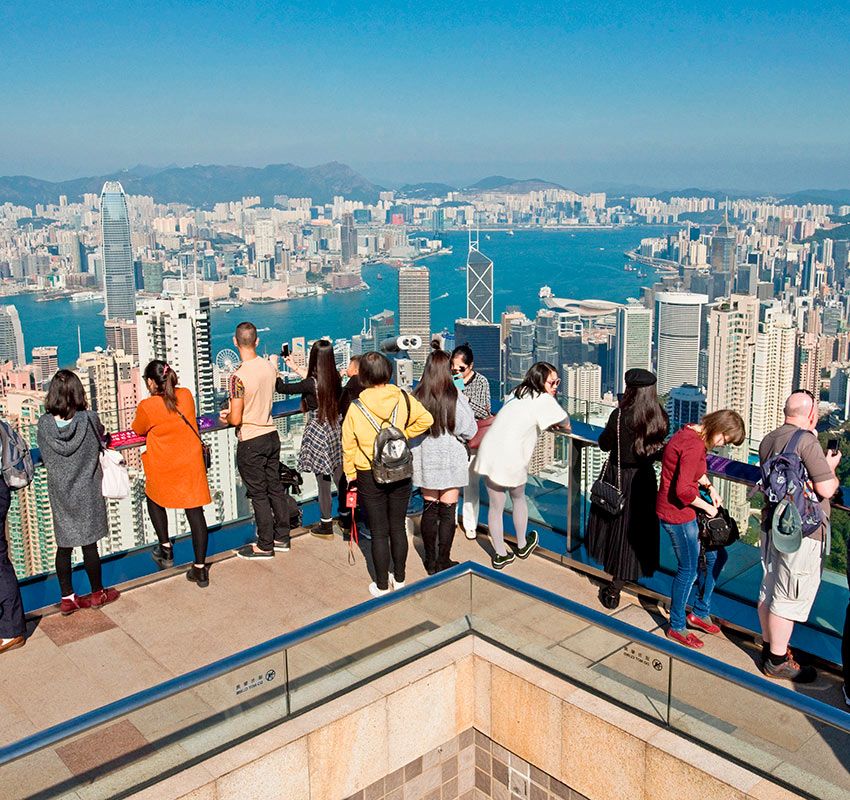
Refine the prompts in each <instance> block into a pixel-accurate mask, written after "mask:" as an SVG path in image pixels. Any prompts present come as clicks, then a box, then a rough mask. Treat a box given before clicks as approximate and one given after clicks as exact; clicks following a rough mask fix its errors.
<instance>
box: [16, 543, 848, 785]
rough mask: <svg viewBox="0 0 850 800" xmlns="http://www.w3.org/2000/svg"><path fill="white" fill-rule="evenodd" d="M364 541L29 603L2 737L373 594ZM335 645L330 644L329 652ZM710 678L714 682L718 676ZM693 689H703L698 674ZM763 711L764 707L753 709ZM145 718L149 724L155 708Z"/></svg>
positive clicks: (537, 563) (137, 735)
mask: <svg viewBox="0 0 850 800" xmlns="http://www.w3.org/2000/svg"><path fill="white" fill-rule="evenodd" d="M361 544H362V549H363V551H364V552H363V553H357V554H356V563H355V564H354V565H349V563H348V547H347V544H345V543H344V542H343V541H342V539H341V538H340V537H337V538H336V539H335V540H333V541H327V540H320V539H317V538H315V537H312V536H310V535H309V534H306V533H304V534H301V535H297V536H294V537H293V545H292V550H291V551H290V552H289V553H279V554H277V556H276V557H275V558H274V560H270V561H263V562H255V561H254V562H252V561H245V560H241V559H238V558H235V557H232V554H230V553H222V554H220V555H219V556H217V557H216V558H215V560H214V562H213V563H212V565H211V568H210V586H209V588H207V589H205V590H202V589H199V588H197V587H196V586H195V585H194V584H191V583H189V582H188V581H187V580H185V577H184V569H181V568H175V569H174V570H170V571H168V572H167V573H157V574H154V575H152V576H148V577H147V578H144V579H140V580H139V581H136V582H134V583H132V584H130V585H129V586H125V587H121V588H123V590H124V593H123V594H122V597H121V598H120V599H119V600H118V601H117V602H116V603H114V604H111V605H109V606H106V607H105V608H103V609H102V610H84V611H80V612H77V613H76V614H74V615H72V616H70V617H62V616H61V615H59V614H58V613H55V612H53V611H52V609H51V608H47V609H44V610H43V611H42V612H41V613H40V614H39V613H35V614H32V615H31V625H32V626H33V628H34V629H33V631H32V634H31V636H30V638H29V640H28V642H27V645H26V646H25V647H24V648H22V649H20V650H17V651H14V652H12V653H9V654H7V655H5V656H3V658H2V673H1V674H0V747H2V746H5V745H9V744H11V743H12V742H15V741H17V740H19V739H21V738H23V737H26V736H28V735H31V734H35V733H37V732H39V731H41V730H43V729H45V728H47V727H49V726H52V725H56V724H59V723H62V722H65V721H67V720H69V719H72V718H74V717H76V716H78V715H80V714H83V713H85V712H88V711H91V710H93V709H96V708H99V707H101V706H104V705H106V704H108V703H111V702H113V701H117V700H120V699H122V698H124V697H126V696H128V695H130V694H132V693H134V692H138V691H141V690H145V689H148V688H150V687H154V686H156V685H157V684H160V683H162V682H163V681H166V680H168V679H170V678H175V677H177V676H180V675H183V674H184V673H186V672H189V671H191V670H194V669H197V668H201V667H204V666H205V665H207V664H210V663H211V662H214V661H216V660H218V659H221V658H224V657H226V656H230V655H232V654H234V653H238V652H240V651H243V650H245V649H246V648H250V647H252V646H255V645H258V644H260V643H263V642H266V641H267V640H269V639H271V638H273V637H275V636H279V635H281V634H284V633H287V632H289V631H293V630H295V629H297V628H300V627H303V626H305V625H308V624H309V623H312V622H315V621H318V620H321V619H323V618H325V617H327V616H329V615H330V614H333V613H335V612H340V611H344V610H346V609H349V608H351V607H352V606H355V605H357V604H359V603H362V602H364V601H366V600H369V599H370V596H369V594H368V591H367V585H368V582H369V580H370V578H369V576H368V571H367V568H368V565H369V556H368V542H363V543H361ZM411 545H412V546H411V551H410V555H409V558H408V586H409V587H412V588H413V589H415V584H416V582H418V581H422V579H424V578H425V577H426V575H425V571H424V568H423V566H422V561H421V540H420V539H419V538H418V537H413V538H412V539H411ZM489 553H490V546H489V541H488V540H487V538H486V536H484V535H480V536H479V538H478V540H476V541H468V540H466V539H465V538H464V537H463V535H462V534H461V533H460V532H459V535H458V536H457V537H456V539H455V548H454V553H453V555H454V557H455V558H456V559H458V560H460V561H467V560H468V561H474V562H477V563H479V564H483V565H489ZM504 574H505V575H507V576H509V577H511V578H516V579H518V580H520V581H523V582H524V583H527V584H531V585H533V586H535V587H537V588H540V589H543V590H548V591H550V592H553V593H555V594H557V595H561V596H563V597H566V598H568V599H570V600H572V601H575V602H576V603H578V604H581V605H583V606H586V607H587V608H589V609H592V610H593V611H596V612H598V613H605V612H603V610H602V609H601V607H600V606H599V604H598V602H597V600H596V591H597V588H596V585H595V584H594V583H593V582H592V580H591V579H589V578H588V576H587V575H585V574H582V573H579V572H576V571H574V570H572V569H569V568H567V567H565V566H563V565H562V564H560V563H559V562H556V561H553V560H551V559H550V558H548V557H546V555H545V553H541V554H540V555H537V554H536V555H534V556H532V557H531V558H529V559H528V560H526V561H520V560H517V561H515V562H514V563H513V564H511V565H510V566H509V567H508V568H507V569H506V570H505V571H504ZM437 602H439V598H438V599H437ZM528 610H529V609H528V606H527V604H526V603H525V602H524V599H523V598H522V597H521V596H518V597H513V596H509V595H507V593H506V596H505V597H501V596H500V597H499V598H498V601H497V606H496V607H495V608H493V609H492V613H494V614H495V615H496V616H497V617H498V618H504V619H509V618H511V617H512V616H516V619H515V624H516V625H517V626H521V627H522V628H523V629H524V630H527V631H529V632H531V633H530V635H531V636H532V637H533V636H539V635H541V636H542V635H544V634H545V635H551V626H552V621H551V617H550V616H549V615H548V614H544V613H536V612H533V613H531V614H528V613H527V612H528ZM607 614H608V615H609V616H610V617H611V618H612V619H616V620H617V621H619V622H621V623H625V624H627V625H630V626H634V627H635V628H637V629H639V630H641V631H644V632H648V633H651V634H655V635H657V636H659V637H663V626H664V625H665V623H666V615H665V613H664V611H663V610H662V609H661V608H659V607H658V606H657V604H655V603H654V602H653V601H647V600H646V599H644V600H643V601H640V600H639V599H638V598H637V597H634V596H633V595H629V594H627V593H626V592H624V593H623V603H622V605H621V606H620V607H619V608H618V609H616V610H615V611H613V612H607ZM374 632H375V638H376V639H381V637H382V636H383V637H385V636H386V635H387V634H386V632H385V631H384V630H383V627H382V626H381V624H380V620H378V621H377V626H376V627H375V628H374ZM561 633H563V632H559V634H558V637H556V638H560V634H561ZM567 634H568V635H567V636H566V637H563V638H564V640H563V641H561V642H560V644H559V645H558V649H559V652H563V653H565V654H567V653H568V654H570V655H569V658H573V657H574V654H576V653H578V654H580V657H581V659H582V661H583V662H585V663H586V664H589V665H593V664H598V663H602V662H604V661H605V659H607V658H610V657H611V655H612V653H614V652H616V651H618V650H621V649H622V646H621V644H620V643H618V642H617V641H612V636H611V634H610V633H609V632H606V631H605V630H602V629H598V628H595V627H593V626H582V627H580V628H577V629H575V630H571V631H567ZM705 640H706V646H705V648H704V650H702V651H701V652H702V653H703V654H704V655H706V656H708V657H710V658H712V659H717V660H718V661H720V662H722V663H723V664H724V665H731V666H733V667H737V668H739V669H741V670H744V671H746V672H748V673H751V674H752V675H753V676H755V679H756V680H759V681H764V683H765V684H769V682H768V681H767V679H764V678H763V677H762V676H761V675H760V673H759V672H758V669H757V667H756V658H757V655H758V652H757V650H756V648H755V646H754V645H753V643H752V641H751V640H748V639H746V638H744V637H741V638H739V637H737V635H735V634H728V635H727V634H726V633H724V634H722V635H720V636H716V637H705ZM358 641H359V644H360V646H361V647H362V648H365V649H368V647H369V645H370V641H369V637H368V636H367V637H366V638H364V637H363V635H362V634H361V635H360V637H359V639H358ZM346 643H347V644H349V642H346ZM674 647H675V645H674ZM682 649H684V648H682ZM334 655H335V654H334V653H333V651H329V652H328V657H329V660H333V656H334ZM707 685H711V686H714V687H716V686H717V683H716V679H715V680H712V681H711V682H710V683H709V684H707ZM692 690H693V691H697V692H700V691H701V689H700V687H693V688H692ZM798 690H799V691H801V692H805V694H806V695H808V696H809V697H811V698H814V699H816V700H819V701H822V702H824V703H828V704H830V705H832V706H835V707H840V708H844V704H843V697H842V693H841V688H840V682H839V679H838V677H837V676H836V675H834V674H830V673H828V672H822V673H821V674H820V677H819V679H818V681H817V683H815V684H813V685H811V686H807V687H798ZM700 702H701V703H702V707H703V708H705V707H706V705H707V706H708V707H709V708H711V707H712V706H716V708H714V709H713V710H712V711H711V715H712V716H713V717H716V718H717V719H721V720H722V719H724V718H726V717H727V716H728V715H729V713H730V709H729V707H728V706H729V703H730V702H731V701H730V695H727V694H726V693H718V694H716V695H715V696H714V697H708V698H706V697H702V698H701V701H700ZM775 711H776V707H775V705H774V704H773V703H765V704H762V705H756V706H754V707H753V708H752V710H751V711H750V710H748V712H747V714H748V716H751V715H752V719H754V720H755V721H756V722H762V723H763V724H764V725H768V726H769V725H777V724H780V725H781V724H782V722H781V721H780V720H779V719H778V718H776V717H775V716H774V713H775ZM668 713H669V711H668ZM760 715H763V719H758V717H759V716H760ZM150 724H151V725H152V727H153V728H154V729H156V727H157V723H156V721H155V719H152V720H151V722H150ZM147 735H149V732H147V731H145V730H141V731H140V730H139V729H138V726H137V725H132V724H129V723H128V722H127V721H126V720H125V721H122V722H121V723H118V725H117V726H112V727H110V728H106V729H101V731H100V732H96V733H94V734H92V736H93V737H95V739H96V738H97V737H102V741H94V740H92V741H89V742H88V744H87V746H85V747H80V746H75V744H74V743H73V742H72V743H71V744H70V745H67V746H63V745H61V744H60V745H59V746H57V747H55V748H54V749H45V750H41V751H40V752H39V753H36V754H34V755H31V756H28V757H27V758H25V759H22V760H20V761H13V762H11V763H9V764H7V765H5V766H4V767H3V768H2V771H0V775H2V777H3V780H4V782H5V785H6V786H8V785H9V783H8V782H9V781H10V780H11V781H12V783H16V782H17V780H19V781H20V786H25V785H27V783H28V782H29V781H32V780H33V774H32V770H33V766H34V764H38V770H39V774H38V778H37V783H38V784H40V785H43V786H51V785H61V784H62V782H63V781H68V780H73V779H74V777H75V776H78V775H80V774H83V773H85V772H86V771H87V770H91V769H92V768H93V767H94V766H95V765H96V762H97V760H98V759H99V758H103V757H105V756H108V754H109V753H110V752H113V751H116V748H117V752H120V751H122V748H123V749H130V748H132V747H134V746H136V747H138V746H144V744H145V738H144V737H145V736H147ZM122 737H123V738H122ZM123 739H126V741H124V740H123ZM136 739H138V740H139V741H135V740H136ZM793 749H794V751H795V755H796V757H797V758H800V759H802V760H803V761H805V760H806V759H817V761H818V763H819V771H820V772H821V773H823V772H825V773H826V774H827V775H833V776H834V782H835V783H837V784H839V785H840V784H841V783H843V782H844V781H845V780H846V775H847V769H848V764H850V753H846V752H845V753H842V752H841V751H840V750H838V751H836V748H835V747H833V748H832V749H830V748H828V747H824V737H823V735H822V731H819V730H817V729H815V728H812V729H811V731H809V732H808V734H807V735H806V736H804V737H803V738H801V739H800V740H799V741H796V742H795V743H794V747H793ZM104 754H105V755H104ZM33 759H36V760H35V761H34V760H33ZM16 779H17V780H16ZM153 789H155V787H153ZM0 795H2V791H0ZM2 796H6V795H2ZM8 796H15V797H17V796H21V797H24V796H28V795H27V794H18V793H13V794H10V795H8ZM44 796H51V797H52V796H53V795H44ZM69 796H71V797H74V798H76V797H77V796H79V797H85V796H86V795H85V794H79V795H77V794H73V795H69ZM151 796H154V795H151Z"/></svg>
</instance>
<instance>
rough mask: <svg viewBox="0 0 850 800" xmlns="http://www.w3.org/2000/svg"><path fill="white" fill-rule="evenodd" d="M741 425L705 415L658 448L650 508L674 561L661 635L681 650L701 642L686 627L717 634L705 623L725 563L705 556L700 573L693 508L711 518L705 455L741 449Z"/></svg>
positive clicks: (714, 554)
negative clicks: (656, 477)
mask: <svg viewBox="0 0 850 800" xmlns="http://www.w3.org/2000/svg"><path fill="white" fill-rule="evenodd" d="M745 435H746V434H745V430H744V420H743V419H741V416H740V415H739V414H738V413H737V412H735V411H730V410H723V411H713V412H711V413H710V414H706V415H705V416H704V417H703V418H702V419H701V420H700V422H699V424H698V425H685V427H684V428H681V429H680V430H679V431H677V432H676V433H674V434H673V436H672V438H671V439H670V441H669V442H667V446H666V447H665V448H664V457H663V459H662V461H661V482H660V484H659V487H658V499H657V501H656V504H655V508H656V511H657V512H658V518H659V520H660V521H661V527H662V528H663V529H664V530H665V531H666V532H667V534H668V535H669V536H670V541H671V542H672V544H673V552H674V553H675V554H676V560H677V561H678V562H679V566H678V569H677V571H676V576H675V577H674V578H673V587H672V591H671V596H670V627H669V628H668V630H667V636H668V637H669V638H670V639H673V640H674V641H676V642H679V644H683V645H685V646H686V647H702V646H703V644H704V642H703V641H702V639H700V638H699V637H698V636H696V635H695V634H693V633H691V632H689V631H688V630H687V628H696V629H697V630H700V631H702V632H703V633H712V634H715V633H720V628H719V627H718V626H717V625H715V624H714V622H712V620H711V616H710V614H711V596H712V593H713V592H714V585H715V583H716V582H717V578H718V576H719V575H720V572H721V570H722V569H723V565H724V564H725V563H726V559H727V555H726V549H725V548H723V547H720V548H718V549H716V550H714V549H710V550H706V551H705V568H704V569H700V544H699V525H698V523H697V514H696V512H697V509H699V510H700V511H703V512H705V514H706V515H707V516H708V517H714V516H716V515H717V509H718V508H719V507H720V495H719V494H718V492H717V490H716V489H715V488H714V486H712V484H711V481H710V480H709V479H708V475H707V474H706V473H707V470H708V464H707V461H706V453H707V452H708V451H709V450H711V449H713V448H715V447H721V446H723V445H727V444H736V445H737V444H741V442H743V441H744V437H745ZM700 487H703V488H705V489H707V490H708V492H709V496H710V497H711V502H708V501H707V500H703V498H702V497H700ZM694 583H696V585H697V596H696V600H695V602H694V605H693V612H692V613H688V614H687V615H686V613H685V612H686V605H687V602H688V598H689V597H690V594H691V589H692V588H693V586H694Z"/></svg>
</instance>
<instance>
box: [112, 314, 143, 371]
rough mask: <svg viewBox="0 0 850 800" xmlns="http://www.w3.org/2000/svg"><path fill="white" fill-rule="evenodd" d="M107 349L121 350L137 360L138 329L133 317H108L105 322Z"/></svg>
mask: <svg viewBox="0 0 850 800" xmlns="http://www.w3.org/2000/svg"><path fill="white" fill-rule="evenodd" d="M106 348H107V350H122V351H123V352H125V353H126V354H127V355H129V356H132V357H133V358H134V359H135V360H136V361H138V360H139V329H138V328H137V327H136V321H135V319H134V320H132V321H130V320H126V319H110V320H107V322H106Z"/></svg>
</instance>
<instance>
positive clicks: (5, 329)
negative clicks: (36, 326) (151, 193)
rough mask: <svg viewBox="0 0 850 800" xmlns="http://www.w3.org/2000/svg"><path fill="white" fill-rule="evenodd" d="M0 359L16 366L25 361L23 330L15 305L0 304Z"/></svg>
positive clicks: (20, 365) (21, 364)
mask: <svg viewBox="0 0 850 800" xmlns="http://www.w3.org/2000/svg"><path fill="white" fill-rule="evenodd" d="M0 361H11V362H12V363H13V364H14V365H15V366H16V367H22V366H23V365H24V364H26V363H27V357H26V355H25V350H24V332H23V330H22V329H21V319H20V317H19V316H18V309H17V308H15V306H0Z"/></svg>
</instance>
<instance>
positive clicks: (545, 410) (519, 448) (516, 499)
mask: <svg viewBox="0 0 850 800" xmlns="http://www.w3.org/2000/svg"><path fill="white" fill-rule="evenodd" d="M560 385H561V380H560V378H559V377H558V372H557V370H556V369H555V367H553V366H552V365H551V364H547V363H546V362H544V361H541V362H539V363H537V364H534V365H532V367H531V369H529V370H528V372H527V373H526V375H525V379H524V380H523V382H522V383H521V384H520V385H519V386H517V387H516V389H515V390H514V393H513V397H511V398H510V399H509V400H508V401H507V402H506V403H505V405H503V406H502V409H501V411H499V413H498V414H497V415H496V419H495V420H494V421H493V424H492V425H491V426H490V430H489V431H488V432H487V435H486V436H485V437H484V439H483V440H482V442H481V447H480V448H479V449H478V455H477V456H476V458H475V463H474V465H473V469H474V470H475V472H477V473H478V474H479V475H482V476H483V477H484V478H485V479H486V481H487V496H488V497H489V501H490V507H489V509H488V513H487V524H488V527H489V528H490V539H491V540H492V542H493V549H494V550H495V553H494V554H493V556H492V558H491V561H492V564H493V567H494V568H496V569H502V568H503V567H505V566H506V565H507V564H510V563H511V562H512V561H513V560H514V559H515V558H516V557H517V556H519V557H520V558H528V556H529V555H531V552H532V551H533V550H534V548H535V547H537V543H538V534H537V531H529V532H528V534H527V535H526V531H527V528H528V503H527V501H526V499H525V484H526V482H527V480H528V466H529V464H530V463H531V457H532V456H533V455H534V448H535V446H536V444H537V439H538V436H539V435H540V434H541V433H542V432H543V431H545V430H548V429H549V428H553V427H556V426H557V427H560V428H561V429H562V430H564V431H569V430H570V418H569V417H568V416H567V412H566V411H564V409H563V408H561V406H560V405H559V403H558V401H557V400H556V399H555V395H556V394H557V392H558V386H560ZM507 495H510V497H511V504H512V506H513V509H512V515H513V523H514V532H515V534H516V540H517V550H516V553H514V551H513V550H510V549H509V548H508V547H507V545H506V544H505V537H504V527H503V520H502V517H503V514H504V511H505V504H506V501H507Z"/></svg>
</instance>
